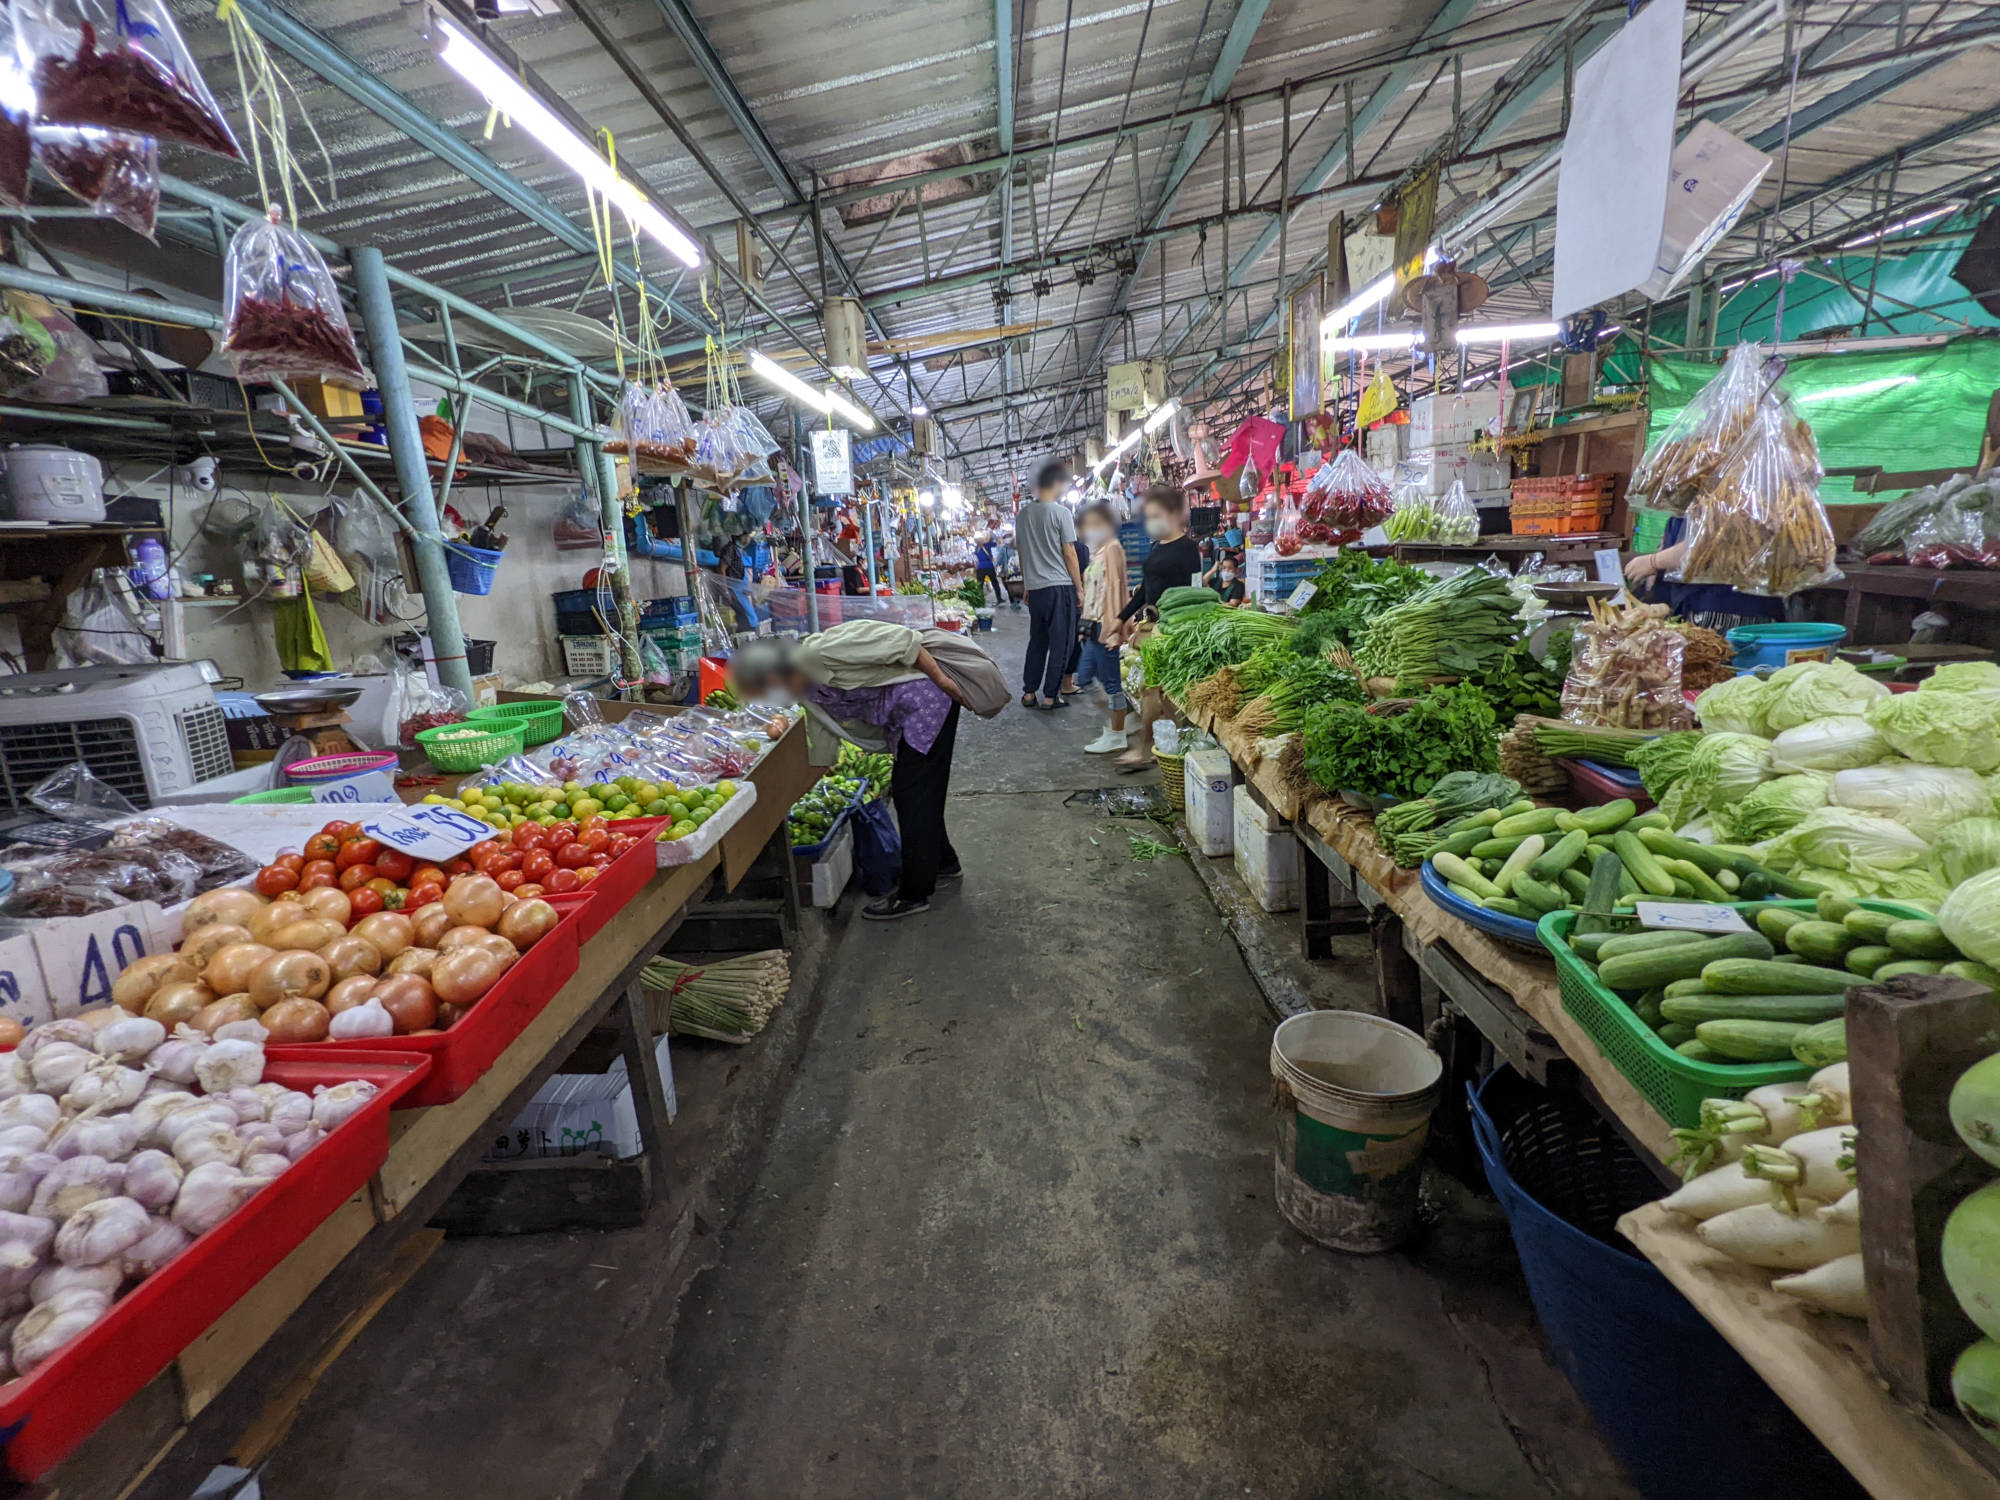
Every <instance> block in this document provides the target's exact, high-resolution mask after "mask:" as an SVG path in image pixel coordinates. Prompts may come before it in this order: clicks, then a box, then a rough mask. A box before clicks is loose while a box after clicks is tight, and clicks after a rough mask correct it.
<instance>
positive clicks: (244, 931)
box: [181, 922, 250, 974]
mask: <svg viewBox="0 0 2000 1500" xmlns="http://www.w3.org/2000/svg"><path fill="white" fill-rule="evenodd" d="M249 941H250V929H249V928H247V927H244V926H242V925H241V924H239V923H236V922H210V923H209V924H208V925H207V926H206V927H204V928H202V929H200V930H199V931H198V932H196V933H195V934H194V936H192V937H190V938H189V939H188V940H187V941H186V942H184V943H182V944H181V957H182V958H184V959H186V960H187V961H188V962H189V963H191V964H193V965H194V971H195V973H197V974H199V973H200V972H201V971H202V970H203V969H205V968H207V967H208V961H209V960H210V959H211V958H213V957H215V955H216V954H217V953H219V952H221V951H222V950H223V949H224V948H227V947H228V946H229V945H230V944H231V943H247V942H249Z"/></svg>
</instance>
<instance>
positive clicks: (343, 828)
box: [320, 823, 361, 844]
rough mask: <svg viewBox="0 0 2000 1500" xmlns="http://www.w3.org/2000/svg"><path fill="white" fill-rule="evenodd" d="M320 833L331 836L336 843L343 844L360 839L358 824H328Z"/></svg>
mask: <svg viewBox="0 0 2000 1500" xmlns="http://www.w3.org/2000/svg"><path fill="white" fill-rule="evenodd" d="M320 832H321V833H327V834H331V835H333V838H334V841H335V842H336V843H340V844H344V843H346V842H347V841H348V840H349V839H358V838H360V837H361V825H360V824H359V823H329V824H327V825H326V827H324V828H322V829H321V830H320Z"/></svg>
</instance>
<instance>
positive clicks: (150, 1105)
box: [132, 1080, 199, 1146]
mask: <svg viewBox="0 0 2000 1500" xmlns="http://www.w3.org/2000/svg"><path fill="white" fill-rule="evenodd" d="M155 1081H156V1082H157V1080H155ZM198 1102H199V1101H198V1100H196V1098H195V1096H194V1095H193V1094H148V1095H147V1096H146V1097H145V1098H143V1099H141V1100H140V1101H139V1102H138V1103H137V1104H135V1105H133V1106H132V1120H133V1122H134V1123H135V1124H137V1125H138V1127H139V1144H140V1145H142V1146H158V1145H163V1144H165V1145H171V1144H172V1142H171V1141H163V1140H162V1139H161V1138H160V1124H161V1122H162V1121H164V1120H165V1119H166V1118H167V1116H168V1115H172V1114H178V1113H179V1112H180V1111H181V1110H184V1109H192V1108H193V1107H194V1106H195V1104H196V1103H198Z"/></svg>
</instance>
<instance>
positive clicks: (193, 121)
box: [12, 0, 243, 160]
mask: <svg viewBox="0 0 2000 1500" xmlns="http://www.w3.org/2000/svg"><path fill="white" fill-rule="evenodd" d="M12 9H13V13H14V42H15V49H16V51H17V52H18V53H19V55H20V58H21V64H22V66H23V67H24V68H25V69H26V70H27V73H28V79H29V82H30V83H32V84H33V85H34V89H35V96H36V100H37V117H38V118H39V119H40V120H41V121H42V122H43V123H45V124H49V125H97V126H101V127H103V128H104V129H106V130H132V131H137V132H138V133H139V134H141V135H153V136H160V137H162V138H164V139H166V140H173V141H179V142H181V143H182V144H183V145H188V146H199V147H201V148H202V149H203V150H204V151H213V152H215V153H216V154H217V155H219V156H227V157H231V158H233V159H236V160H241V159H242V156H243V152H242V149H241V148H240V147H239V146H238V145H237V144H236V137H235V135H234V134H232V133H231V131H230V129H229V121H228V120H227V119H225V118H224V116H223V113H222V111H221V110H220V109H219V108H217V107H216V103H215V96H214V95H213V94H211V93H209V91H208V85H207V84H206V83H204V82H202V77H201V71H200V70H199V69H198V68H196V67H195V64H194V58H193V57H192V56H191V55H190V54H189V52H188V49H187V44H186V43H185V42H183V41H182V40H181V33H180V28H179V27H177V26H175V25H174V16H173V9H172V7H171V6H170V5H169V4H168V3H167V0H14V3H13V6H12Z"/></svg>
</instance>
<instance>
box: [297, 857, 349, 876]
mask: <svg viewBox="0 0 2000 1500" xmlns="http://www.w3.org/2000/svg"><path fill="white" fill-rule="evenodd" d="M299 875H300V877H301V879H302V880H304V879H309V878H311V877H312V876H314V875H324V876H326V877H327V879H329V880H338V879H340V866H338V865H336V864H335V863H334V862H333V861H332V860H330V859H309V860H307V861H306V867H305V868H304V869H303V870H301V871H299Z"/></svg>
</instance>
